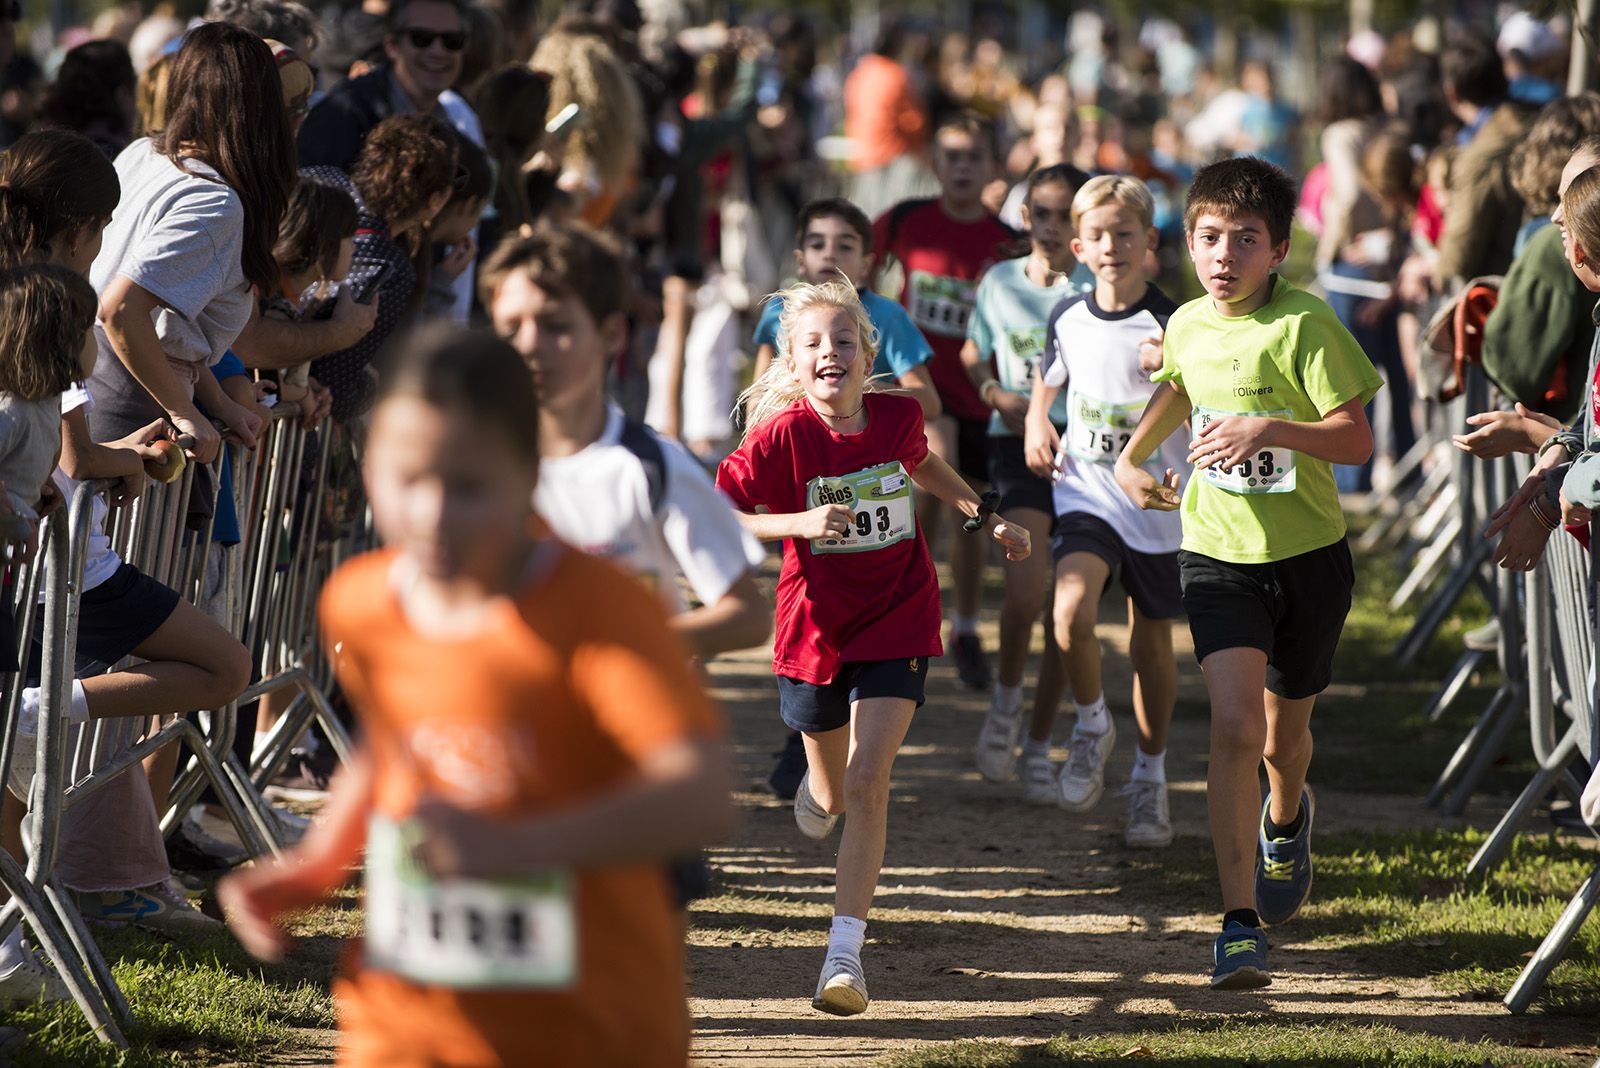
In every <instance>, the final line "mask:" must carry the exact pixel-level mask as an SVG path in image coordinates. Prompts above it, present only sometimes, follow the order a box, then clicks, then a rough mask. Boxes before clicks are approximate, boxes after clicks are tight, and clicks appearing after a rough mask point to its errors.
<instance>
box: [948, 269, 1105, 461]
mask: <svg viewBox="0 0 1600 1068" xmlns="http://www.w3.org/2000/svg"><path fill="white" fill-rule="evenodd" d="M1027 266H1028V257H1026V256H1023V257H1021V258H1019V259H1014V260H1002V261H1001V262H999V263H997V264H995V265H994V266H993V267H990V268H989V269H988V270H987V271H985V272H984V274H983V278H982V279H981V280H979V282H978V297H977V303H976V304H975V305H974V307H973V309H972V315H971V317H970V318H968V319H967V338H968V340H970V341H971V342H972V343H973V344H975V345H977V346H978V354H979V355H981V356H983V357H984V358H985V359H988V358H989V357H990V356H993V357H994V370H995V380H996V381H997V382H999V383H1000V386H1001V388H1002V389H1006V390H1009V391H1010V392H1012V393H1018V394H1021V395H1022V396H1024V397H1028V396H1032V395H1033V380H1034V377H1035V376H1036V375H1038V373H1039V367H1040V364H1041V363H1042V362H1043V358H1044V347H1045V346H1044V343H1045V328H1046V327H1047V326H1048V325H1049V322H1050V313H1051V311H1052V310H1054V308H1055V307H1056V305H1058V304H1060V303H1061V300H1062V298H1064V297H1072V296H1077V295H1079V294H1083V293H1089V292H1092V291H1093V290H1094V282H1095V279H1094V272H1093V271H1091V270H1089V268H1088V267H1086V266H1084V265H1083V264H1081V263H1080V264H1078V265H1077V267H1076V268H1074V269H1073V271H1072V273H1071V274H1068V275H1063V276H1061V277H1059V278H1057V279H1056V280H1055V282H1054V283H1052V284H1051V285H1047V286H1041V285H1036V284H1035V283H1034V282H1033V281H1031V280H1030V279H1029V278H1028V272H1027ZM1066 418H1067V398H1066V397H1065V396H1060V397H1057V398H1056V402H1055V404H1054V405H1052V406H1051V408H1050V421H1051V422H1052V423H1054V424H1055V425H1056V426H1057V427H1058V428H1059V427H1060V426H1061V425H1062V424H1063V423H1065V422H1066ZM989 436H990V437H997V438H998V437H1005V438H1009V437H1015V436H1016V435H1014V434H1013V433H1012V432H1011V430H1010V429H1009V428H1008V427H1007V426H1006V425H1005V422H1004V421H1003V420H1002V419H1001V418H1000V413H999V412H995V413H993V414H992V415H990V416H989Z"/></svg>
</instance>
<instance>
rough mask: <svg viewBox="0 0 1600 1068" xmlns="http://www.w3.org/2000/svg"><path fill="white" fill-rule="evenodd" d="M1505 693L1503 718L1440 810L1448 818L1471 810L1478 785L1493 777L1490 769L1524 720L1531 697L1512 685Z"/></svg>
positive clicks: (1501, 716) (1501, 714)
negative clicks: (1470, 805)
mask: <svg viewBox="0 0 1600 1068" xmlns="http://www.w3.org/2000/svg"><path fill="white" fill-rule="evenodd" d="M1501 690H1502V691H1503V692H1504V693H1505V695H1506V698H1505V701H1504V702H1502V705H1501V710H1500V715H1499V717H1498V718H1497V719H1496V720H1495V721H1494V724H1493V726H1492V727H1491V728H1490V730H1489V733H1488V735H1487V736H1486V737H1485V738H1484V740H1483V745H1482V747H1481V748H1479V750H1478V752H1477V753H1476V754H1475V755H1474V756H1473V758H1472V762H1471V763H1470V764H1469V765H1468V766H1467V769H1466V771H1465V772H1464V773H1463V774H1462V776H1461V781H1460V782H1458V783H1457V784H1456V788H1455V790H1454V791H1453V792H1452V793H1451V794H1450V799H1449V800H1448V801H1446V802H1445V803H1444V807H1443V808H1442V809H1441V810H1440V811H1442V812H1443V813H1444V814H1445V815H1446V816H1459V815H1461V814H1462V813H1463V812H1465V811H1466V810H1467V802H1468V801H1470V800H1471V799H1472V795H1473V793H1474V792H1476V791H1477V789H1478V784H1479V783H1481V782H1483V777H1484V776H1485V775H1487V774H1489V768H1490V767H1492V766H1493V764H1494V762H1495V761H1496V760H1499V759H1500V754H1502V753H1504V752H1505V749H1506V741H1507V740H1508V739H1509V738H1510V737H1511V731H1512V728H1514V727H1515V726H1516V725H1517V723H1518V721H1520V720H1521V719H1522V713H1523V710H1524V709H1525V708H1526V707H1527V697H1526V695H1525V694H1524V693H1523V688H1522V686H1521V685H1520V684H1512V685H1507V686H1503V687H1501Z"/></svg>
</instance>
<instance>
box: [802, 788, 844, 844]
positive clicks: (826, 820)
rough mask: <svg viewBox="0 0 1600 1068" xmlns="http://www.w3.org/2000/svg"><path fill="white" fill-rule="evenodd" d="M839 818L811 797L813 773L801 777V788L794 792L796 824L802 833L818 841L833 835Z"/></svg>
mask: <svg viewBox="0 0 1600 1068" xmlns="http://www.w3.org/2000/svg"><path fill="white" fill-rule="evenodd" d="M838 822H839V817H838V816H835V815H834V814H833V813H831V812H829V811H828V810H827V809H825V808H823V807H822V806H821V805H819V804H817V803H816V801H815V800H813V799H812V797H811V773H810V772H809V771H808V772H806V773H805V774H804V775H802V776H800V788H799V789H798V790H796V791H795V792H794V823H795V826H796V827H799V828H800V833H801V834H803V835H805V836H806V837H807V838H814V839H816V840H817V841H819V842H820V841H821V840H822V839H824V838H826V837H828V835H830V834H832V833H833V826H834V824H836V823H838Z"/></svg>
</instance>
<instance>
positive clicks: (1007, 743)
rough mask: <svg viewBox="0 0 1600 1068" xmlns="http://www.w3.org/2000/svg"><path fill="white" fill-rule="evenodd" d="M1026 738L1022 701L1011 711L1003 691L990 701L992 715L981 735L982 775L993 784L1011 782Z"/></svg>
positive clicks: (979, 757)
mask: <svg viewBox="0 0 1600 1068" xmlns="http://www.w3.org/2000/svg"><path fill="white" fill-rule="evenodd" d="M1021 738H1022V697H1021V695H1020V694H1019V695H1018V697H1017V703H1016V704H1015V705H1014V706H1012V707H1010V708H1007V707H1006V706H1005V705H1004V704H1002V703H1001V697H1000V690H999V689H998V688H996V689H995V692H994V695H993V696H992V697H990V698H989V711H988V714H986V715H985V716H984V717H983V727H982V728H981V729H979V731H978V747H977V754H976V756H977V763H978V771H979V772H980V773H981V774H982V775H983V777H984V778H985V779H988V780H989V781H990V782H1010V781H1011V779H1012V777H1013V776H1015V775H1016V773H1017V744H1018V743H1019V742H1020V741H1021Z"/></svg>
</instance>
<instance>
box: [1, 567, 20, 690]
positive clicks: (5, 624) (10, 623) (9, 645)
mask: <svg viewBox="0 0 1600 1068" xmlns="http://www.w3.org/2000/svg"><path fill="white" fill-rule="evenodd" d="M17 667H18V664H17V617H16V613H15V612H14V611H13V610H12V607H11V586H10V585H9V584H7V585H5V586H3V587H0V673H9V672H12V671H15V670H17Z"/></svg>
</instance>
